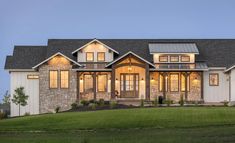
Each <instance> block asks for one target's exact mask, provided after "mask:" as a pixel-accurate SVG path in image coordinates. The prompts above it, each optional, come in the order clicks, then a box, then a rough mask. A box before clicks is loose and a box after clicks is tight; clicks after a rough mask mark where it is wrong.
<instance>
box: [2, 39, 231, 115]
mask: <svg viewBox="0 0 235 143" xmlns="http://www.w3.org/2000/svg"><path fill="white" fill-rule="evenodd" d="M234 68H235V39H234V40H233V39H228V40H225V39H99V40H98V39H49V40H48V44H47V46H15V48H14V52H13V55H12V56H7V58H6V64H5V69H6V70H8V71H9V73H10V92H11V95H12V94H14V90H15V89H16V88H18V87H20V86H23V87H24V88H25V92H26V94H27V95H29V99H28V105H27V106H25V107H21V114H24V113H26V112H29V113H30V114H40V113H47V112H52V111H54V109H55V108H56V107H57V106H60V107H61V109H62V110H68V109H70V107H71V106H70V105H71V104H72V103H74V102H79V101H81V100H92V99H95V100H99V99H104V100H117V101H122V102H123V101H139V100H141V99H144V100H147V101H148V100H154V99H156V98H158V96H163V97H165V98H166V99H169V100H173V101H174V102H178V101H179V100H180V99H181V96H183V98H184V100H185V101H200V102H204V103H219V102H225V101H227V102H230V103H231V104H232V103H233V102H235V69H234ZM16 115H18V106H17V105H15V104H14V103H12V104H11V116H16Z"/></svg>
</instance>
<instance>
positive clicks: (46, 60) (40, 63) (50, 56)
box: [32, 52, 82, 69]
mask: <svg viewBox="0 0 235 143" xmlns="http://www.w3.org/2000/svg"><path fill="white" fill-rule="evenodd" d="M58 55H60V56H63V57H65V58H66V59H67V60H69V61H71V62H73V63H74V64H76V65H78V66H82V65H80V64H79V63H77V62H76V61H74V60H72V59H70V58H69V57H67V56H65V55H64V54H62V53H60V52H58V53H56V54H54V55H52V56H50V57H49V58H47V59H46V60H44V61H42V62H40V63H39V64H37V65H35V66H33V67H32V68H33V69H35V68H37V67H39V66H40V65H42V64H44V63H45V62H47V61H49V60H50V59H52V58H53V57H55V56H58Z"/></svg>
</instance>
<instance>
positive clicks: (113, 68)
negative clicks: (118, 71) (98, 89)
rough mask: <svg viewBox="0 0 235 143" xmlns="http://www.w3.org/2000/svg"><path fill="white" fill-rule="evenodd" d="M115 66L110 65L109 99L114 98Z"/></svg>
mask: <svg viewBox="0 0 235 143" xmlns="http://www.w3.org/2000/svg"><path fill="white" fill-rule="evenodd" d="M115 83H116V79H115V66H114V65H112V73H111V99H115Z"/></svg>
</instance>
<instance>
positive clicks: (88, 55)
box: [86, 52, 94, 62]
mask: <svg viewBox="0 0 235 143" xmlns="http://www.w3.org/2000/svg"><path fill="white" fill-rule="evenodd" d="M86 61H87V62H93V61H94V53H93V52H87V53H86Z"/></svg>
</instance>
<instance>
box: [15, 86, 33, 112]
mask: <svg viewBox="0 0 235 143" xmlns="http://www.w3.org/2000/svg"><path fill="white" fill-rule="evenodd" d="M28 98H29V96H28V95H26V94H25V92H24V87H19V88H16V89H15V94H13V99H12V102H13V103H15V104H16V105H19V116H20V106H26V105H27V100H28Z"/></svg>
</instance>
